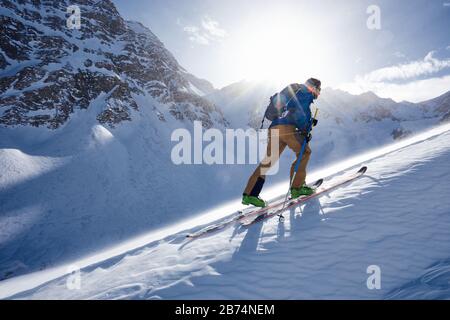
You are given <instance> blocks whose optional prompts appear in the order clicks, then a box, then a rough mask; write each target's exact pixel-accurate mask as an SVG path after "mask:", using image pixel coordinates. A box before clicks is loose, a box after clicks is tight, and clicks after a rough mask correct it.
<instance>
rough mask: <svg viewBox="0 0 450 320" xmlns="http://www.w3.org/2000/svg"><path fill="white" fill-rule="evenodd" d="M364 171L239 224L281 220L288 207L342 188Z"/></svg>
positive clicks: (365, 168) (364, 171)
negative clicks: (272, 218) (274, 217)
mask: <svg viewBox="0 0 450 320" xmlns="http://www.w3.org/2000/svg"><path fill="white" fill-rule="evenodd" d="M366 171H367V167H366V166H364V167H361V168H360V169H359V170H358V171H357V172H356V173H354V174H352V175H351V176H348V177H343V178H342V179H339V180H338V181H336V182H335V183H333V184H332V185H330V186H328V187H325V188H322V189H320V190H319V191H317V192H315V193H313V194H312V195H309V196H302V197H299V198H297V199H293V200H292V199H290V200H288V201H287V203H286V205H285V206H284V207H283V208H281V209H278V210H275V211H271V212H269V211H266V212H263V213H260V214H258V216H256V217H251V218H248V217H243V218H241V219H240V223H241V225H242V226H244V227H248V226H250V225H252V224H255V223H257V222H259V221H262V220H265V219H268V218H271V217H273V216H276V215H279V216H280V218H282V215H280V214H281V213H282V212H283V211H284V210H286V209H288V208H290V207H293V206H296V205H299V204H301V203H304V202H306V201H308V200H309V199H311V198H314V197H318V196H320V195H321V194H323V193H325V192H328V191H330V190H332V189H335V188H337V187H339V186H342V185H344V184H346V183H349V182H351V181H353V180H355V179H357V178H359V177H361V176H362V175H364V173H366Z"/></svg>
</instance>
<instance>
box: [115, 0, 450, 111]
mask: <svg viewBox="0 0 450 320" xmlns="http://www.w3.org/2000/svg"><path fill="white" fill-rule="evenodd" d="M113 2H114V3H115V4H116V6H117V8H118V10H119V12H120V13H121V14H122V15H123V16H124V17H125V18H126V19H129V20H136V21H139V22H141V23H143V24H144V25H145V26H147V27H149V28H150V29H151V30H152V32H153V33H155V34H156V36H158V37H159V39H160V40H161V41H162V42H163V43H164V44H165V46H166V47H167V48H168V49H169V50H170V51H171V52H172V53H173V54H174V56H175V58H176V59H177V60H178V62H179V63H180V64H181V65H182V66H183V67H184V68H185V69H186V70H188V71H189V72H191V73H193V74H194V75H196V76H197V77H200V78H204V79H207V80H208V81H210V82H211V83H212V84H213V85H214V86H215V87H216V88H222V87H224V86H227V85H230V84H232V83H234V82H238V81H241V80H244V79H246V80H259V81H270V82H273V83H275V84H276V85H279V86H284V85H286V84H288V83H291V82H303V81H304V80H306V79H307V78H309V77H316V78H319V79H320V80H322V83H323V87H333V88H340V89H343V90H346V91H349V92H350V93H353V94H358V93H362V92H365V91H369V90H370V91H373V92H375V93H376V94H378V95H379V96H382V97H390V98H393V99H394V100H396V101H401V100H408V101H413V102H417V101H423V100H426V99H429V98H433V97H436V96H438V95H440V94H442V93H445V92H447V91H449V90H450V0H408V1H406V0H396V1H392V0H385V1H374V0H370V1H365V0H346V1H332V0H321V1H318V0H316V1H312V0H309V1H301V0H271V1H269V0H227V1H219V0H113Z"/></svg>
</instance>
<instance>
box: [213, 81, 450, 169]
mask: <svg viewBox="0 0 450 320" xmlns="http://www.w3.org/2000/svg"><path fill="white" fill-rule="evenodd" d="M280 89H282V88H275V87H274V86H272V85H270V84H268V83H264V82H252V81H241V82H238V83H234V84H232V85H230V86H227V87H225V88H222V89H221V90H218V91H216V92H214V93H212V94H210V95H208V96H206V98H207V99H209V100H210V101H211V102H213V103H214V104H216V105H217V106H218V107H220V108H221V109H222V110H223V113H224V115H225V118H227V120H228V121H229V123H230V126H231V127H235V128H239V127H244V128H245V127H247V128H248V127H252V128H255V129H259V127H260V126H261V120H262V118H263V112H264V110H265V107H266V106H267V105H268V102H269V97H270V96H271V95H273V94H274V93H275V92H278V91H280ZM449 97H450V92H448V93H446V94H444V95H442V96H440V97H437V98H435V99H432V100H429V101H425V102H422V103H410V102H401V103H397V102H395V101H394V100H392V99H385V98H380V97H378V96H377V95H376V94H374V93H373V92H366V93H363V94H360V95H352V94H350V93H347V92H345V91H342V90H337V89H331V88H324V89H323V90H322V94H321V95H320V97H319V98H318V99H317V100H316V101H315V103H314V104H313V105H312V109H313V110H314V109H315V108H318V109H319V114H318V119H319V125H318V126H317V127H315V128H314V130H313V146H314V149H313V159H312V162H313V163H315V164H316V165H326V164H327V163H330V162H334V161H339V160H342V159H344V158H346V157H348V156H351V155H354V154H356V153H358V152H363V151H368V150H370V149H372V148H377V147H379V146H381V145H384V144H387V143H391V142H393V141H395V140H398V139H401V138H405V137H407V136H409V135H411V134H413V133H419V132H422V131H423V130H426V129H429V128H432V127H433V126H436V125H439V124H440V123H442V122H444V121H447V120H448V119H449V112H450V102H449ZM267 122H268V121H267V120H266V124H265V127H267V126H268V123H267ZM314 154H315V155H314Z"/></svg>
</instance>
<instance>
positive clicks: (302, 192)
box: [291, 184, 315, 199]
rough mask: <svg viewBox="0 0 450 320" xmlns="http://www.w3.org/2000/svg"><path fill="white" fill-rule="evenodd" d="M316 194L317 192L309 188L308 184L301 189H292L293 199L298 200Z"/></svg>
mask: <svg viewBox="0 0 450 320" xmlns="http://www.w3.org/2000/svg"><path fill="white" fill-rule="evenodd" d="M314 192H315V190H314V189H313V188H311V187H308V186H307V185H306V184H304V185H303V186H301V187H300V188H291V199H297V198H298V197H301V196H310V195H312V194H313V193H314Z"/></svg>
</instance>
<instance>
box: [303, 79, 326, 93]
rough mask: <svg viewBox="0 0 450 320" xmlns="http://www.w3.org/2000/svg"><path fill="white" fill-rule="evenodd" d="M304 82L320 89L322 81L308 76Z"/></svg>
mask: <svg viewBox="0 0 450 320" xmlns="http://www.w3.org/2000/svg"><path fill="white" fill-rule="evenodd" d="M305 84H306V85H307V86H311V87H314V88H316V89H318V90H320V89H321V88H320V86H321V85H322V83H321V82H320V80H318V79H315V78H309V79H308V80H306V82H305Z"/></svg>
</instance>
